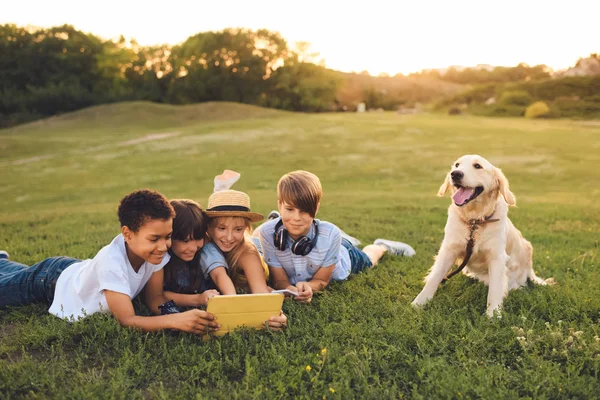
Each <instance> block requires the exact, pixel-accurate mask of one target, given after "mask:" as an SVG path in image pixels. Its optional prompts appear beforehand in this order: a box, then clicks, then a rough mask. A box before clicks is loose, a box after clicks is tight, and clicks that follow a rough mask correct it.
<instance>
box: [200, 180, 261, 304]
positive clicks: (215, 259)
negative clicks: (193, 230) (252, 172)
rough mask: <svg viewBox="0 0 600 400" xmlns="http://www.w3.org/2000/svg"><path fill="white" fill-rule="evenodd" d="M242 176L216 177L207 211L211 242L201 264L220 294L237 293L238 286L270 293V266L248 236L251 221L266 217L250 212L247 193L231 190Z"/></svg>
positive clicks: (244, 289)
mask: <svg viewBox="0 0 600 400" xmlns="http://www.w3.org/2000/svg"><path fill="white" fill-rule="evenodd" d="M239 178H240V174H239V173H237V172H235V171H230V170H225V171H223V174H221V175H218V176H216V177H215V190H214V193H213V194H212V195H211V196H210V197H209V199H208V206H207V208H206V211H205V213H206V215H208V217H209V221H208V231H207V233H208V236H209V238H210V242H209V243H207V244H206V246H204V249H203V251H202V255H201V258H200V266H201V268H202V272H203V274H204V276H205V278H207V279H208V278H210V279H212V281H213V282H214V283H215V285H216V286H217V288H218V290H219V292H220V293H221V294H236V288H240V289H242V290H243V291H250V292H251V293H269V292H270V291H271V289H270V288H269V287H268V286H267V279H268V278H269V269H268V267H267V265H266V264H265V262H264V260H263V258H262V256H261V255H260V252H259V250H258V248H257V244H256V243H255V242H254V240H253V239H252V237H251V236H250V235H249V232H250V231H251V229H252V223H254V222H259V221H261V220H263V219H264V217H263V216H262V215H261V214H258V213H255V212H252V211H251V209H250V197H249V196H248V195H247V194H246V193H244V192H240V191H237V190H232V189H230V188H231V186H232V185H233V184H234V183H235V182H237V180H238V179H239Z"/></svg>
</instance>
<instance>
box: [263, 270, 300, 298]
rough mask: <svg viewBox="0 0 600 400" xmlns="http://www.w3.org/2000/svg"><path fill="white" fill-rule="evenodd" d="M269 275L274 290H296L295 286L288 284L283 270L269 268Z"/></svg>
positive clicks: (288, 281)
mask: <svg viewBox="0 0 600 400" xmlns="http://www.w3.org/2000/svg"><path fill="white" fill-rule="evenodd" d="M269 273H270V274H271V280H272V281H273V287H274V288H275V289H289V290H293V291H294V292H295V291H297V290H296V286H294V285H292V284H291V283H290V280H289V278H288V276H287V273H286V272H285V269H283V268H277V267H271V266H269Z"/></svg>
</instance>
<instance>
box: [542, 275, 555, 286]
mask: <svg viewBox="0 0 600 400" xmlns="http://www.w3.org/2000/svg"><path fill="white" fill-rule="evenodd" d="M544 282H545V283H546V285H550V286H552V285H556V284H558V282H556V281H555V280H554V277H550V278H548V279H546V280H544Z"/></svg>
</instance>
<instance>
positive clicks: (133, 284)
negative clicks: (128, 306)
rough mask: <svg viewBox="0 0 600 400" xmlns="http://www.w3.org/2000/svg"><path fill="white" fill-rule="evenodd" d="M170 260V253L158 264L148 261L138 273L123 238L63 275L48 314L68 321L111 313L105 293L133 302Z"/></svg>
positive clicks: (66, 270) (59, 279)
mask: <svg viewBox="0 0 600 400" xmlns="http://www.w3.org/2000/svg"><path fill="white" fill-rule="evenodd" d="M170 258H171V256H169V254H168V253H167V254H165V256H164V257H163V259H162V261H161V263H160V264H158V265H155V264H151V263H149V262H147V261H145V262H144V263H143V264H142V266H141V267H140V269H139V271H138V272H135V271H134V270H133V267H132V266H131V263H130V262H129V259H128V258H127V251H126V249H125V239H124V238H123V235H119V236H117V237H116V238H114V239H113V241H112V242H111V243H110V244H109V245H107V246H104V247H103V248H102V249H101V250H100V251H99V252H98V254H96V257H94V258H93V259H91V260H84V261H81V262H78V263H75V264H71V265H69V266H68V267H67V269H65V270H64V271H63V272H62V273H61V274H60V276H59V277H58V281H57V282H56V291H55V293H54V301H53V302H52V305H51V306H50V310H48V311H49V312H50V313H51V314H54V315H56V316H57V317H59V318H63V319H67V320H71V319H75V320H78V319H80V318H84V317H86V316H88V315H91V314H93V313H96V312H109V309H108V305H107V303H106V296H105V295H104V291H105V290H112V291H114V292H119V293H123V294H126V295H128V296H129V297H130V298H131V299H133V298H134V297H135V296H137V295H138V293H140V291H141V290H142V289H143V288H144V285H146V283H147V282H148V280H149V279H150V276H151V275H152V274H153V273H154V272H156V271H159V270H160V269H161V268H162V267H164V265H165V264H166V263H167V262H168V261H169V259H170Z"/></svg>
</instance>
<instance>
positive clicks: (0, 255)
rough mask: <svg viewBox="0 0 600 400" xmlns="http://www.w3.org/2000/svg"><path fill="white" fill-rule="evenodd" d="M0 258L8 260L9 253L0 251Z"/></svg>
mask: <svg viewBox="0 0 600 400" xmlns="http://www.w3.org/2000/svg"><path fill="white" fill-rule="evenodd" d="M0 258H6V259H7V260H8V253H7V252H6V251H4V250H0Z"/></svg>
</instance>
